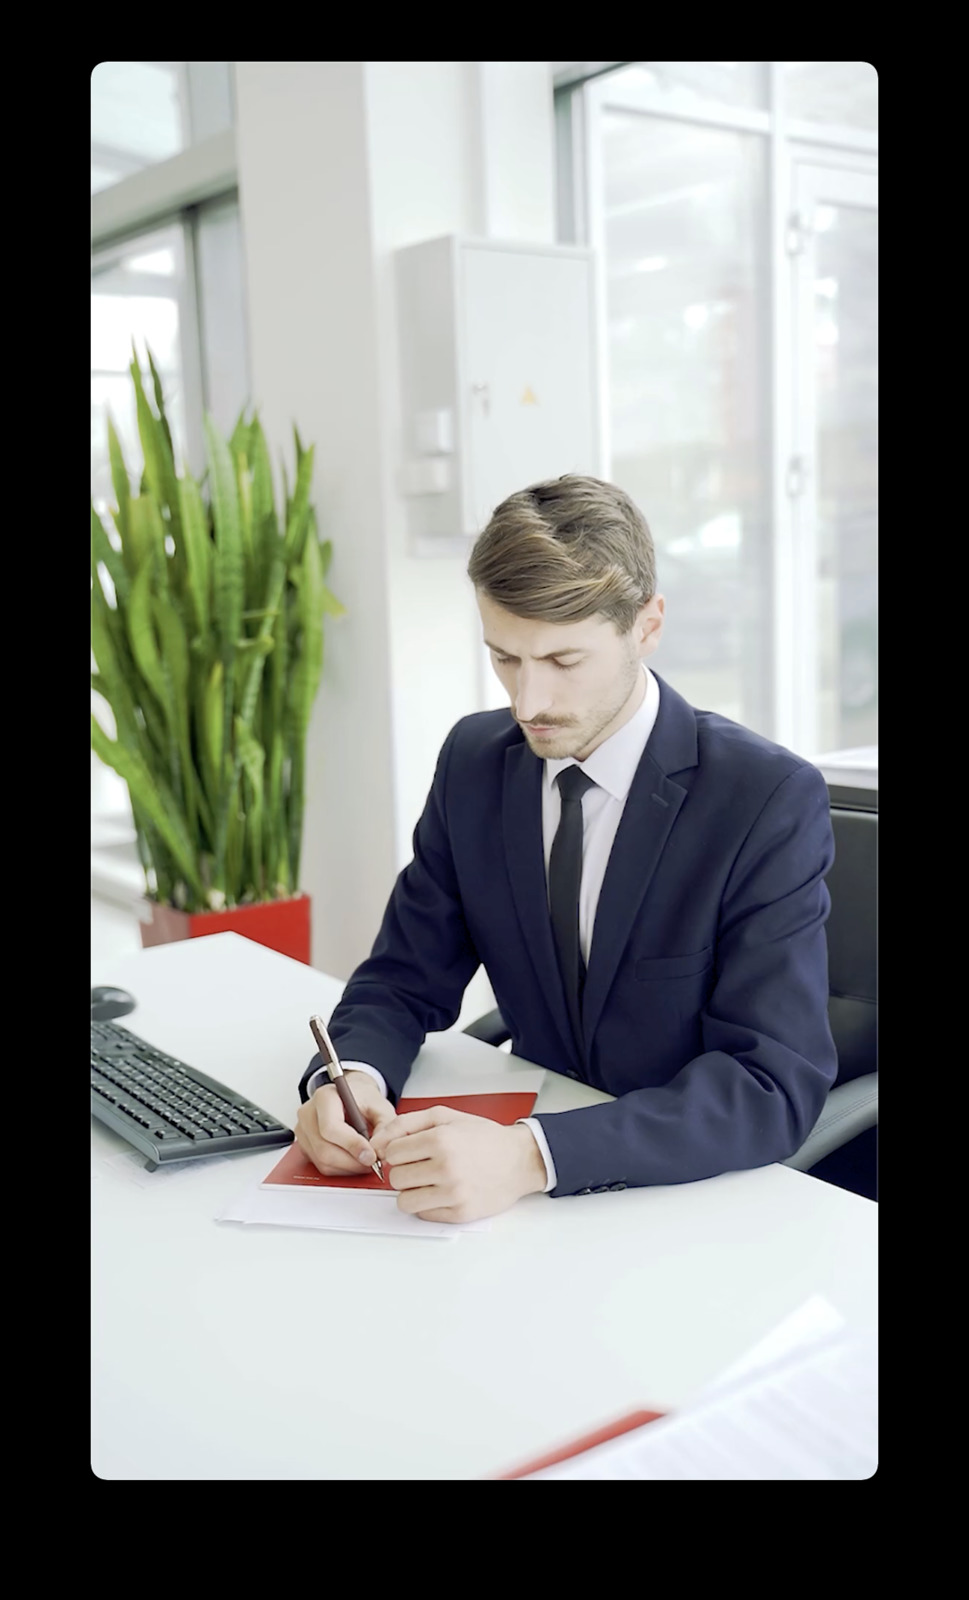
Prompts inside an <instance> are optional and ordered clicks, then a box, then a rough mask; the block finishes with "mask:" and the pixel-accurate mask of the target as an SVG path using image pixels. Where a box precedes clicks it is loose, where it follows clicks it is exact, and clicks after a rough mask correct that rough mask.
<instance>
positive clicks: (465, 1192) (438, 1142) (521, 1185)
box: [370, 1106, 548, 1222]
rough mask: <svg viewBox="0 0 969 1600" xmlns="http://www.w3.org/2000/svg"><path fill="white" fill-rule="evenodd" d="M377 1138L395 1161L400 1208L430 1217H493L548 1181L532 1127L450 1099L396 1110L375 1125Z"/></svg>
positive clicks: (385, 1156)
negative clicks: (460, 1107)
mask: <svg viewBox="0 0 969 1600" xmlns="http://www.w3.org/2000/svg"><path fill="white" fill-rule="evenodd" d="M370 1143H371V1145H372V1146H373V1148H374V1150H375V1151H376V1152H377V1155H378V1156H379V1158H380V1160H381V1161H382V1162H383V1163H384V1165H385V1167H389V1169H390V1171H389V1174H388V1181H389V1183H390V1185H391V1187H392V1188H394V1189H397V1190H399V1193H398V1196H397V1205H398V1208H399V1209H400V1210H401V1211H406V1212H408V1213H409V1214H410V1215H411V1216H415V1217H422V1218H423V1219H424V1221H425V1222H476V1221H478V1220H479V1218H481V1217H492V1216H494V1215H495V1214H496V1213H497V1212H499V1211H507V1209H508V1207H509V1206H513V1205H514V1203H515V1201H516V1200H520V1199H521V1197H522V1195H525V1194H536V1193H539V1192H541V1191H542V1190H544V1188H545V1185H546V1183H547V1181H548V1179H547V1176H546V1173H545V1162H544V1161H543V1160H542V1155H541V1152H540V1150H539V1148H538V1145H537V1144H536V1142H535V1139H534V1137H533V1135H532V1132H531V1129H529V1128H526V1127H525V1126H524V1124H521V1123H516V1124H515V1125H514V1126H513V1127H510V1128H508V1127H504V1126H503V1125H502V1124H501V1123H498V1122H492V1121H491V1118H490V1117H472V1116H469V1115H468V1113H467V1112H466V1111H452V1110H451V1108H450V1107H449V1106H430V1107H428V1109H427V1110H426V1111H408V1112H406V1113H405V1114H404V1116H402V1117H395V1118H394V1119H393V1120H392V1121H391V1122H388V1123H387V1124H386V1125H385V1126H384V1127H383V1128H376V1129H375V1130H374V1132H373V1134H372V1135H371V1138H370Z"/></svg>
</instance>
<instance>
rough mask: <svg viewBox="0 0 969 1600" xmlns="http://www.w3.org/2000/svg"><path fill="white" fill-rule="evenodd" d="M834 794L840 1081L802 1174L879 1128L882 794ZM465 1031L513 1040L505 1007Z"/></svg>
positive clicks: (832, 973)
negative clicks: (878, 878) (878, 880)
mask: <svg viewBox="0 0 969 1600" xmlns="http://www.w3.org/2000/svg"><path fill="white" fill-rule="evenodd" d="M828 792H829V794H830V796H831V825H832V828H833V831H834V848H835V859H834V864H833V866H832V867H831V871H830V872H829V873H828V876H827V878H826V880H825V881H826V883H827V885H828V892H829V894H830V896H831V912H830V915H829V917H828V921H827V925H826V926H827V935H828V1020H829V1022H830V1024H831V1033H832V1036H833V1038H834V1043H835V1048H836V1050H837V1052H838V1076H837V1078H836V1079H835V1082H834V1084H833V1086H832V1088H831V1089H830V1090H829V1092H828V1098H827V1100H826V1101H825V1105H824V1109H823V1110H822V1112H821V1115H820V1116H819V1117H818V1120H817V1122H816V1123H815V1125H814V1127H813V1128H812V1129H811V1132H810V1133H809V1134H808V1136H807V1138H806V1139H805V1141H804V1143H803V1144H802V1145H801V1147H800V1149H799V1150H796V1151H795V1152H794V1154H793V1155H792V1156H788V1158H787V1160H786V1161H785V1162H784V1163H783V1165H784V1166H786V1167H794V1168H795V1169H796V1170H797V1171H798V1172H808V1171H810V1169H811V1168H812V1167H815V1166H817V1164H818V1162H820V1161H823V1160H825V1158H826V1157H828V1156H831V1155H832V1154H833V1153H834V1152H835V1151H838V1150H841V1149H843V1148H844V1147H845V1146H847V1145H848V1144H850V1142H851V1141H852V1140H853V1139H856V1138H857V1137H858V1136H859V1135H860V1134H863V1133H865V1132H866V1131H867V1130H868V1129H869V1128H874V1127H875V1126H876V1125H877V1122H878V1051H877V1034H878V987H877V950H876V945H877V915H876V898H877V897H876V875H877V860H878V791H877V789H861V788H854V787H850V788H849V787H846V786H843V785H834V784H830V783H829V785H828ZM464 1032H465V1033H468V1034H470V1035H471V1037H472V1038H473V1039H483V1040H484V1042H485V1043H486V1044H491V1045H500V1044H504V1043H506V1041H507V1040H508V1039H510V1037H511V1035H510V1033H509V1031H508V1028H507V1027H506V1026H505V1022H504V1019H503V1018H502V1015H501V1011H500V1010H499V1009H496V1010H494V1011H489V1012H487V1013H486V1015H485V1016H483V1017H479V1018H477V1020H476V1021H474V1022H472V1023H470V1024H469V1025H468V1027H466V1028H465V1029H464ZM834 1181H837V1179H835V1180H834ZM843 1186H847V1187H851V1186H852V1185H851V1184H850V1183H849V1184H847V1185H843Z"/></svg>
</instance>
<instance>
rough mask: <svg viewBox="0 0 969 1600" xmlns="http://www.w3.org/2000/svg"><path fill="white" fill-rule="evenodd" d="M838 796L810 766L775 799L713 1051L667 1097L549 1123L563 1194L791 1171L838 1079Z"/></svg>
mask: <svg viewBox="0 0 969 1600" xmlns="http://www.w3.org/2000/svg"><path fill="white" fill-rule="evenodd" d="M833 860H834V837H833V833H832V828H831V816H830V801H829V797H828V791H827V786H826V784H825V782H824V779H823V777H822V776H821V774H820V773H819V772H818V771H817V769H816V768H814V767H812V766H809V765H808V764H807V763H805V764H804V765H802V766H799V767H797V768H796V769H795V771H794V772H793V773H791V774H790V775H789V776H788V777H787V778H785V779H784V780H783V781H782V782H781V783H780V784H779V785H778V786H777V788H776V789H775V790H774V791H773V792H772V794H771V795H770V797H769V799H768V800H767V802H766V803H765V805H764V806H763V808H762V810H761V812H760V814H759V816H758V817H757V820H756V821H755V823H754V825H753V826H752V827H751V829H750V831H749V833H748V835H747V837H746V839H745V840H744V842H743V844H742V846H741V848H740V850H739V852H738V854H737V856H736V859H735V860H734V863H733V866H732V868H731V871H730V874H729V877H728V880H727V883H726V886H725V890H724V894H723V897H722V900H721V906H720V916H719V924H718V935H717V945H716V959H715V967H714V980H713V985H712V988H711V991H710V994H709V996H708V999H707V1001H706V1004H705V1005H704V1007H703V1010H702V1012H701V1017H700V1025H701V1037H702V1041H703V1045H704V1049H703V1052H702V1053H701V1054H700V1055H698V1056H695V1057H694V1058H693V1060H691V1061H688V1062H686V1063H685V1064H684V1065H683V1067H682V1069H681V1070H680V1071H679V1072H678V1073H677V1074H676V1075H675V1077H673V1078H672V1079H671V1081H670V1082H669V1083H667V1084H665V1085H663V1086H661V1087H656V1088H644V1089H636V1090H633V1091H632V1092H630V1093H628V1094H624V1095H622V1096H620V1097H619V1099H617V1100H614V1101H612V1102H611V1103H610V1104H608V1105H599V1106H589V1107H585V1108H583V1109H581V1110H577V1111H566V1112H560V1113H559V1114H558V1115H555V1116H552V1115H548V1116H544V1117H541V1116H540V1117H539V1121H540V1122H541V1124H542V1127H543V1129H544V1131H545V1135H546V1138H547V1140H548V1144H549V1148H550V1150H551V1153H552V1158H553V1160H554V1164H555V1170H556V1173H557V1175H558V1183H557V1186H556V1188H555V1189H554V1190H553V1191H552V1193H553V1194H554V1195H563V1194H575V1193H579V1192H583V1191H588V1190H590V1189H599V1188H602V1187H611V1186H613V1185H620V1186H622V1185H629V1186H637V1185H645V1184H669V1183H687V1182H692V1181H694V1180H696V1179H699V1178H709V1177H713V1176H715V1175H716V1174H718V1173H721V1172H730V1171H739V1170H743V1169H746V1168H749V1167H760V1166H766V1165H768V1164H769V1163H771V1162H774V1161H783V1160H786V1159H787V1157H788V1156H790V1155H793V1153H794V1152H795V1151H796V1150H797V1149H799V1148H800V1146H801V1144H803V1142H804V1140H805V1139H806V1137H807V1135H808V1134H809V1133H810V1131H811V1129H812V1128H813V1126H814V1124H815V1122H816V1121H817V1119H818V1117H819V1115H820V1113H821V1110H822V1108H823V1106H824V1102H825V1099H826V1097H827V1094H828V1090H829V1089H830V1088H831V1086H832V1084H833V1083H834V1080H835V1077H836V1074H837V1056H836V1052H835V1047H834V1041H833V1039H832V1037H831V1029H830V1026H829V1023H828V1009H827V1004H828V957H827V939H826V935H825V926H824V925H825V922H826V920H827V916H828V912H829V909H830V904H831V902H830V896H829V894H828V889H827V885H826V884H825V882H824V878H825V875H826V874H827V872H828V871H829V870H830V867H831V864H832V862H833Z"/></svg>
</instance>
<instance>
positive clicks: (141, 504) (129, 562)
mask: <svg viewBox="0 0 969 1600" xmlns="http://www.w3.org/2000/svg"><path fill="white" fill-rule="evenodd" d="M121 553H122V555H123V557H124V564H125V566H126V568H127V569H128V572H129V574H130V575H131V577H132V578H133V577H135V576H136V575H137V574H138V572H140V571H141V569H142V567H146V566H151V565H152V563H153V562H162V561H164V559H165V528H164V524H163V523H162V519H161V515H160V513H159V510H158V507H157V505H156V504H155V501H154V500H153V499H152V497H151V495H145V494H140V495H138V496H137V497H136V498H135V499H134V500H132V501H131V504H130V506H129V508H128V538H127V541H126V542H125V543H123V545H122V552H121Z"/></svg>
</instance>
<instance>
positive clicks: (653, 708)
mask: <svg viewBox="0 0 969 1600" xmlns="http://www.w3.org/2000/svg"><path fill="white" fill-rule="evenodd" d="M643 671H644V673H645V675H646V693H645V694H644V696H643V700H642V704H641V705H640V707H639V709H638V710H637V711H635V712H634V713H633V715H632V716H631V717H630V719H629V721H628V722H625V723H623V725H622V727H621V728H619V729H617V731H616V732H615V733H613V734H611V735H610V736H609V738H608V739H606V740H605V741H604V742H603V743H602V744H600V745H599V746H598V748H597V749H595V750H593V752H592V754H591V755H590V756H589V757H588V758H587V759H586V760H585V761H583V762H582V763H581V766H582V770H583V772H585V773H587V775H588V776H589V777H590V778H591V779H592V780H593V783H594V784H595V786H596V787H595V788H592V789H587V790H586V791H585V793H584V794H583V796H582V881H581V884H580V887H579V945H580V948H581V950H582V959H583V961H584V962H585V964H586V966H588V965H589V951H590V950H591V948H592V931H593V927H594V924H595V918H596V907H597V905H598V904H599V893H600V890H601V889H602V883H603V879H604V878H605V875H606V867H607V865H608V863H609V854H610V852H611V850H612V846H613V841H614V839H615V837H616V830H617V829H618V827H619V823H620V820H621V818H622V813H623V808H624V806H625V804H626V796H627V795H628V793H629V790H630V787H631V785H632V781H633V777H634V775H635V772H636V768H637V767H638V766H639V763H640V760H641V759H642V755H643V751H644V750H645V749H646V742H647V740H648V739H649V736H650V734H651V733H652V731H653V727H654V725H655V723H656V717H657V714H658V712H659V684H658V683H657V681H656V678H655V677H654V676H653V674H652V673H651V672H650V670H649V668H648V667H647V666H646V664H645V662H644V663H643ZM575 765H579V763H577V762H575V760H574V758H573V757H572V756H565V757H563V758H562V759H561V760H551V759H549V760H546V762H545V772H544V775H543V778H542V843H543V845H544V849H545V879H546V884H547V882H548V862H549V857H550V855H551V853H552V840H553V839H554V838H555V830H556V829H557V827H558V825H559V817H560V816H561V812H562V800H561V796H560V795H559V790H558V785H557V784H556V782H555V780H556V778H557V777H558V775H559V773H560V772H562V771H563V770H564V769H565V768H566V767H570V766H575ZM343 1067H344V1070H345V1071H348V1072H349V1071H351V1070H352V1071H354V1072H369V1074H370V1076H371V1077H372V1078H375V1079H376V1080H377V1083H378V1084H379V1085H380V1090H381V1093H382V1094H385V1095H386V1093H387V1084H386V1080H385V1079H384V1077H383V1074H382V1073H380V1072H378V1071H377V1068H376V1067H370V1066H368V1065H367V1064H366V1063H365V1062H363V1061H344V1062H343ZM328 1081H329V1080H328V1078H327V1073H326V1069H325V1068H323V1067H321V1068H320V1069H319V1071H318V1072H315V1073H314V1074H313V1076H312V1078H310V1079H309V1080H308V1082H307V1085H306V1089H307V1094H308V1095H311V1094H313V1092H314V1090H316V1089H318V1088H319V1087H320V1084H321V1083H326V1082H328ZM521 1120H522V1121H523V1122H524V1123H525V1125H526V1126H527V1127H529V1128H531V1130H532V1134H533V1135H534V1138H535V1142H536V1144H537V1145H538V1148H539V1150H540V1151H541V1152H542V1159H543V1160H544V1162H545V1171H546V1174H547V1180H548V1181H547V1182H546V1184H545V1193H546V1194H547V1193H548V1191H549V1190H550V1189H554V1188H555V1185H556V1182H557V1179H556V1175H555V1163H554V1162H553V1160H552V1153H551V1151H550V1150H549V1147H548V1141H547V1140H546V1138H545V1135H544V1133H543V1132H542V1125H541V1123H540V1122H539V1121H538V1120H537V1119H536V1118H535V1117H523V1118H522V1119H521Z"/></svg>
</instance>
